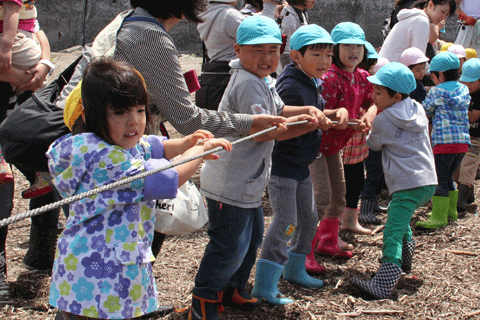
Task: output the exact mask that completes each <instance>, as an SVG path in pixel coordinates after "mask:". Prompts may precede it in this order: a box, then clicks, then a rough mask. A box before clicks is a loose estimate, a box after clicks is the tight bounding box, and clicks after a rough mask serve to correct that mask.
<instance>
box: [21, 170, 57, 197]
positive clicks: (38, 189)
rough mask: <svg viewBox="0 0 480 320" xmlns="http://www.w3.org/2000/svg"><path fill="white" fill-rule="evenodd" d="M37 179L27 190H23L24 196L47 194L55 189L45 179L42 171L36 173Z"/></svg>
mask: <svg viewBox="0 0 480 320" xmlns="http://www.w3.org/2000/svg"><path fill="white" fill-rule="evenodd" d="M35 176H36V180H35V182H34V183H33V184H32V185H31V186H30V188H28V189H27V190H24V191H22V198H24V199H31V198H36V197H40V196H43V195H46V194H47V193H50V192H52V191H53V189H52V187H51V186H50V185H49V184H48V182H47V181H45V180H44V179H43V178H42V176H41V174H40V172H36V173H35Z"/></svg>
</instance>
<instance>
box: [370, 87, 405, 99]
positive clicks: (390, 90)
mask: <svg viewBox="0 0 480 320" xmlns="http://www.w3.org/2000/svg"><path fill="white" fill-rule="evenodd" d="M377 86H380V85H378V84H377ZM381 87H384V88H385V89H386V90H387V93H388V95H389V96H390V98H393V97H394V96H395V95H396V94H397V93H400V94H401V95H402V100H403V99H406V98H408V96H409V95H408V94H406V93H401V92H398V91H395V90H392V89H390V88H389V87H385V86H381Z"/></svg>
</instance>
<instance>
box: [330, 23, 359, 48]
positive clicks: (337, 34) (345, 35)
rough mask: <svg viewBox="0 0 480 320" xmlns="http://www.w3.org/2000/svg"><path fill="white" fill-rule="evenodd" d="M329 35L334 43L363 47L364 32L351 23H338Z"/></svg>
mask: <svg viewBox="0 0 480 320" xmlns="http://www.w3.org/2000/svg"><path fill="white" fill-rule="evenodd" d="M331 34H332V40H333V41H334V42H335V43H344V44H363V45H365V32H363V29H362V27H360V26H359V25H358V24H356V23H353V22H340V23H339V24H337V25H336V26H335V28H333V30H332V33H331Z"/></svg>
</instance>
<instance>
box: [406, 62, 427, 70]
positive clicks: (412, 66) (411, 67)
mask: <svg viewBox="0 0 480 320" xmlns="http://www.w3.org/2000/svg"><path fill="white" fill-rule="evenodd" d="M419 64H424V65H426V64H427V62H426V61H424V62H419V63H414V64H411V65H409V66H408V69H410V70H412V69H413V68H415V67H416V66H418V65H419Z"/></svg>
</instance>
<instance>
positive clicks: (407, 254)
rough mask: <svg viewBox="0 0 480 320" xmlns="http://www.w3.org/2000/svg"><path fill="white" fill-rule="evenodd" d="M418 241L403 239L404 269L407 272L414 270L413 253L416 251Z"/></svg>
mask: <svg viewBox="0 0 480 320" xmlns="http://www.w3.org/2000/svg"><path fill="white" fill-rule="evenodd" d="M416 244H417V242H416V241H415V239H412V240H411V241H403V246H402V271H403V272H405V273H409V272H410V271H412V260H413V253H414V252H415V246H416Z"/></svg>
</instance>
